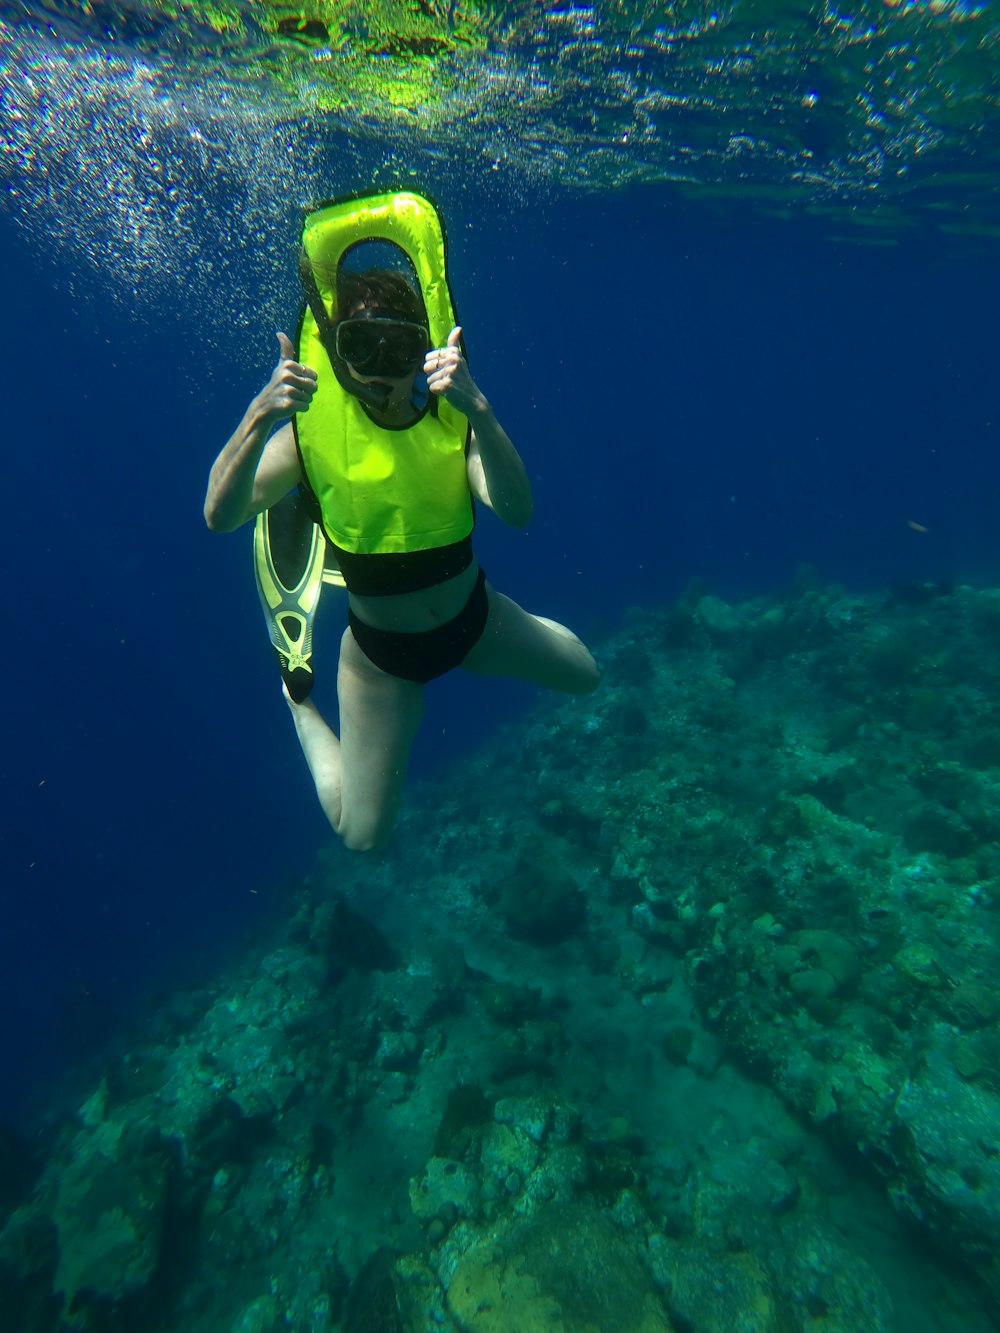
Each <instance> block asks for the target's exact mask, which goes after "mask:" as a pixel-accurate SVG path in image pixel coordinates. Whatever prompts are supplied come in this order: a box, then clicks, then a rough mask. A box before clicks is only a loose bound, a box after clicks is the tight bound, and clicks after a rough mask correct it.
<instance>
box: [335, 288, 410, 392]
mask: <svg viewBox="0 0 1000 1333" xmlns="http://www.w3.org/2000/svg"><path fill="white" fill-rule="evenodd" d="M427 343H428V338H427V330H426V329H425V328H424V327H423V326H422V325H420V324H416V323H414V322H413V321H412V320H408V319H406V318H405V317H403V316H401V315H398V314H396V313H395V312H394V311H383V310H381V309H379V308H378V307H373V306H365V305H364V304H359V305H358V306H356V307H354V308H353V309H352V310H351V311H350V313H349V314H348V315H347V317H346V318H345V319H344V320H342V321H341V322H340V324H339V325H338V326H337V352H338V354H339V356H340V357H341V359H342V360H343V361H344V363H345V364H346V366H347V368H348V370H349V372H350V374H351V377H352V379H355V380H357V381H358V382H359V383H361V384H384V385H386V386H387V387H388V388H389V389H390V390H392V391H393V397H395V396H396V394H397V393H402V392H404V391H405V392H406V393H407V394H409V393H410V392H411V391H412V389H413V382H414V380H415V379H416V376H417V373H418V371H419V370H420V369H421V367H422V366H423V364H424V357H425V356H426V353H427Z"/></svg>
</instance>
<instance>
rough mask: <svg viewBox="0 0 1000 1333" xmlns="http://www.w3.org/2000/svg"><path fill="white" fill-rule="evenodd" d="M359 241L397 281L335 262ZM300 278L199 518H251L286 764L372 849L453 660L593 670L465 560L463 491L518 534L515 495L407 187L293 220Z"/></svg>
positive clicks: (510, 469) (523, 516)
mask: <svg viewBox="0 0 1000 1333" xmlns="http://www.w3.org/2000/svg"><path fill="white" fill-rule="evenodd" d="M372 239H376V240H378V241H379V242H380V243H381V245H382V248H383V250H384V249H385V247H386V245H388V246H389V247H390V249H392V250H393V251H394V252H396V251H399V252H402V255H403V256H404V259H403V261H402V263H403V269H402V271H399V269H397V267H396V266H395V264H394V265H393V266H392V267H386V266H384V265H380V266H378V267H368V268H362V269H357V268H354V269H352V268H351V266H350V262H349V261H350V258H351V257H352V255H356V253H357V252H358V251H359V250H360V251H363V249H364V247H363V244H362V243H363V242H367V241H370V240H372ZM345 260H347V261H348V262H345ZM301 271H302V278H303V285H304V287H305V293H306V301H307V305H306V309H305V311H304V314H303V319H302V325H301V327H300V331H299V338H298V346H297V347H295V346H293V345H292V343H291V341H290V340H289V338H288V337H287V336H286V335H285V334H283V333H279V334H278V343H279V347H280V356H279V359H278V363H277V365H276V366H275V368H274V371H273V373H272V375H271V378H270V379H269V381H268V383H267V384H266V385H265V387H264V388H263V389H262V390H261V392H260V393H259V394H258V395H257V396H256V397H255V398H254V399H253V400H252V402H251V403H250V404H249V406H248V408H247V410H246V412H245V414H244V416H243V419H242V421H241V422H240V424H239V426H238V427H237V428H236V431H235V432H234V434H233V435H232V437H231V438H230V440H229V441H228V443H227V444H226V445H225V447H224V448H223V450H222V452H221V453H220V454H219V456H218V458H217V459H216V461H215V463H214V464H213V466H212V470H211V475H210V477H209V482H208V494H207V496H206V499H205V520H206V522H207V524H208V526H209V528H211V529H212V530H213V531H219V532H230V531H232V530H234V529H235V528H238V527H239V526H240V525H241V524H243V523H245V522H246V521H247V520H248V519H250V518H253V517H254V516H261V517H258V519H257V540H256V548H257V569H258V584H259V587H260V590H261V597H262V600H263V602H264V607H265V613H266V614H269V624H270V627H271V630H272V641H273V642H274V643H275V646H276V647H277V648H278V649H279V659H280V660H281V663H282V675H283V680H284V692H285V698H286V699H287V701H288V704H289V707H290V709H291V712H292V717H293V719H294V722H295V728H296V732H297V734H298V738H299V742H300V744H301V746H302V751H303V754H304V755H305V758H306V762H307V764H308V765H309V770H310V772H311V774H312V778H313V781H314V783H315V786H316V792H317V795H318V797H319V800H320V804H321V805H322V807H323V810H324V812H325V813H326V816H327V818H328V819H329V821H330V824H331V825H332V827H333V829H334V831H335V832H336V833H337V834H339V836H340V837H341V839H342V840H343V842H344V844H345V845H346V846H347V847H350V848H352V849H355V850H359V851H373V850H378V849H380V848H382V847H384V846H385V844H386V843H387V841H388V840H389V837H390V835H391V833H392V828H393V825H394V822H395V818H396V812H397V809H398V806H399V801H400V797H401V794H402V789H403V784H404V780H405V774H406V766H407V761H408V757H409V752H410V747H411V745H412V742H413V738H414V736H415V734H416V730H417V727H418V725H419V722H420V718H421V715H422V712H423V699H424V686H425V685H426V684H427V682H428V681H431V680H434V679H435V678H436V677H438V676H442V675H444V674H445V673H446V672H448V671H450V670H452V669H453V668H454V667H457V666H461V667H463V668H464V669H465V670H467V671H471V672H476V673H481V674H492V675H501V676H516V677H520V678H522V679H524V680H528V681H532V682H534V683H536V684H539V685H544V686H547V687H549V688H551V689H555V690H562V691H565V692H567V693H575V694H585V693H588V692H590V691H591V690H593V689H594V688H596V686H597V684H598V682H599V680H600V670H599V668H598V666H597V663H596V662H595V661H594V658H593V657H592V656H591V654H590V652H589V651H588V650H587V648H586V647H585V646H584V644H583V643H582V642H581V641H580V640H579V639H578V638H577V637H576V635H575V634H573V633H571V631H570V630H568V629H566V628H565V627H563V626H562V625H559V624H556V623H555V622H554V621H551V620H547V619H545V618H544V617H541V616H536V615H532V614H530V613H529V612H527V611H524V610H522V608H521V607H520V606H518V605H517V603H516V602H513V601H512V600H511V599H510V598H509V597H505V596H504V595H503V594H502V593H499V592H497V591H496V590H495V589H494V588H493V587H492V586H491V585H490V584H489V583H488V582H487V581H486V578H485V575H484V573H483V571H482V569H480V567H479V565H478V563H477V562H476V559H475V556H474V554H473V550H472V529H473V526H474V522H475V510H474V499H475V500H479V501H480V502H481V503H482V504H485V505H487V506H488V507H489V508H490V509H492V510H493V511H494V512H495V513H496V514H497V515H498V516H499V517H500V518H501V519H502V520H503V521H504V522H505V523H507V524H509V525H510V526H511V527H515V528H523V527H524V526H525V525H526V524H527V523H528V521H529V519H530V517H531V513H532V497H531V488H530V484H529V481H528V478H527V474H526V472H525V469H524V465H523V463H522V461H521V459H520V457H519V455H518V453H517V451H516V449H515V448H514V446H513V444H512V443H511V441H510V439H509V438H508V437H507V435H506V433H505V432H504V430H503V428H502V427H501V426H500V424H499V423H498V421H497V419H496V417H495V416H494V414H493V411H492V409H491V407H490V404H489V402H488V401H487V399H486V398H485V397H484V395H483V393H482V391H481V390H480V388H479V387H478V385H477V384H476V382H475V380H474V379H473V378H472V375H471V373H470V371H469V366H468V363H467V361H466V358H465V355H464V350H463V344H462V335H461V329H460V328H458V327H457V326H456V325H455V318H454V307H453V304H452V300H451V294H450V291H449V290H448V283H447V276H446V265H445V248H444V236H443V230H442V228H441V223H440V219H439V217H438V215H437V212H436V210H435V209H434V208H433V206H432V205H431V204H430V202H429V201H428V200H426V199H424V198H423V197H422V196H420V195H417V194H414V193H411V192H407V193H399V194H388V195H381V196H376V197H374V198H368V199H357V198H354V199H350V200H345V201H341V202H339V203H334V204H332V205H327V206H324V207H323V208H321V209H318V210H317V211H316V212H314V213H312V214H310V215H309V217H307V219H306V222H305V227H304V232H303V257H302V264H301ZM421 374H422V375H423V376H426V389H424V388H423V385H422V384H421V385H420V388H418V380H419V378H420V376H421ZM295 486H298V487H299V496H298V497H294V501H295V504H296V505H297V506H299V507H300V508H301V509H304V510H305V512H307V513H309V512H310V511H311V516H310V517H308V518H307V525H308V527H309V529H310V531H311V533H313V534H315V540H311V541H308V542H306V543H305V545H304V547H303V549H304V550H305V556H304V563H303V564H302V571H303V575H302V578H301V579H299V580H298V582H296V580H295V579H294V578H289V577H287V576H286V577H284V578H283V577H282V576H281V575H280V572H279V571H280V562H279V561H277V560H275V559H272V558H271V556H270V550H269V548H270V540H271V536H270V530H271V529H273V528H276V527H277V526H278V523H277V518H278V514H279V513H280V511H281V503H282V502H283V497H287V493H288V492H289V491H290V490H291V489H292V488H293V487H295ZM291 498H292V497H288V498H286V499H285V500H284V503H285V504H286V505H287V504H288V503H289V499H291ZM268 511H271V515H270V525H268V523H267V521H266V520H267V518H268ZM313 518H315V519H316V521H317V522H318V523H320V524H321V528H322V531H321V532H320V531H319V529H317V528H316V527H315V526H314V525H313ZM324 535H325V541H324V540H323V536H324ZM331 553H332V555H333V556H334V557H335V564H336V567H337V568H338V569H339V574H337V573H336V572H334V571H332V570H331V568H330V566H331V564H332V563H333V562H331V560H330V554H331ZM324 571H325V575H326V580H327V581H330V579H331V578H334V579H337V580H339V581H342V582H343V583H344V584H346V588H347V593H348V621H349V623H348V628H347V629H346V630H345V632H344V635H343V638H342V640H341V647H340V662H339V669H338V676H337V689H338V695H339V703H340V735H339V737H338V736H337V735H336V734H335V733H334V731H333V730H332V729H331V727H330V726H328V725H327V723H326V722H325V721H324V719H323V717H322V716H321V715H320V712H319V710H318V709H317V707H316V705H315V703H314V702H313V700H312V698H311V697H309V690H310V688H311V685H312V674H311V673H312V666H311V661H310V657H311V621H312V614H313V612H314V610H315V604H316V601H317V599H318V596H319V592H320V590H321V584H322V581H323V579H324ZM282 625H284V630H282ZM283 635H284V637H283Z"/></svg>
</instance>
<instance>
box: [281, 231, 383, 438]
mask: <svg viewBox="0 0 1000 1333" xmlns="http://www.w3.org/2000/svg"><path fill="white" fill-rule="evenodd" d="M299 279H300V280H301V282H302V290H303V291H304V292H305V297H306V305H307V306H308V307H309V310H310V312H311V314H312V317H313V319H314V321H315V323H316V332H317V334H318V336H319V340H320V342H321V343H322V344H323V350H324V352H326V355H327V359H328V360H329V362H330V369H331V370H332V371H333V373H334V375H336V377H337V383H338V384H339V385H340V387H341V388H342V389H343V390H344V392H345V393H349V394H351V395H352V396H353V397H354V398H357V399H358V400H359V401H360V402H362V403H364V405H365V406H366V407H372V408H374V409H375V411H376V412H379V411H382V410H384V408H385V406H386V404H387V403H388V401H389V396H390V394H391V393H392V390H391V388H390V387H389V385H388V384H366V383H365V382H364V381H363V380H359V379H355V378H354V376H353V375H352V374H351V372H350V370H349V369H348V366H347V362H346V361H345V360H344V359H343V357H342V356H340V355H338V353H337V326H336V323H335V322H334V321H333V320H332V319H331V318H330V316H329V314H328V313H327V309H326V306H325V304H324V302H323V297H322V296H321V295H320V290H319V287H318V286H317V284H316V276H315V274H314V272H313V266H312V264H311V263H310V262H309V256H308V255H307V253H306V251H305V247H303V248H302V250H300V251H299ZM299 336H300V341H301V332H300V335H299Z"/></svg>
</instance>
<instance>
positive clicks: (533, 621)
mask: <svg viewBox="0 0 1000 1333" xmlns="http://www.w3.org/2000/svg"><path fill="white" fill-rule="evenodd" d="M486 592H487V596H488V597H489V601H490V613H489V618H488V619H487V621H486V628H485V629H484V630H483V633H482V637H481V638H480V640H479V642H478V643H477V644H476V645H475V647H474V648H473V649H472V650H471V652H470V653H469V654H468V656H467V657H466V659H465V661H464V662H463V663H462V666H463V667H464V668H465V669H466V671H474V672H476V673H478V674H480V675H484V676H519V677H520V678H521V679H522V680H530V681H533V682H534V683H535V684H536V685H544V686H546V687H547V688H548V689H550V690H562V691H563V692H564V693H566V694H589V693H590V692H591V690H594V689H596V688H597V686H598V684H599V683H600V679H601V668H600V667H599V666H598V665H597V663H596V662H595V661H594V659H593V657H592V656H591V654H590V652H589V650H588V649H587V647H586V646H585V645H584V644H583V643H582V642H581V641H580V640H579V639H578V638H577V637H576V635H575V634H574V633H573V632H572V630H568V629H567V628H566V626H565V625H559V624H557V623H556V621H554V620H547V619H546V618H545V617H544V616H535V615H532V614H531V612H530V611H525V610H523V609H522V608H521V607H520V606H518V604H517V602H514V601H512V600H511V599H510V598H509V597H505V596H504V594H503V593H502V592H497V590H496V589H495V588H492V587H490V585H489V584H487V585H486Z"/></svg>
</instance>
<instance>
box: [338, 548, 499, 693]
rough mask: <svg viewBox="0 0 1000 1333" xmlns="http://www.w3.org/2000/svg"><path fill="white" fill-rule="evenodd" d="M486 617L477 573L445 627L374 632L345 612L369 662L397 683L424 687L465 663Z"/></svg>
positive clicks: (483, 581) (483, 578)
mask: <svg viewBox="0 0 1000 1333" xmlns="http://www.w3.org/2000/svg"><path fill="white" fill-rule="evenodd" d="M489 613H490V604H489V598H488V597H487V595H486V575H485V574H484V573H483V571H482V570H481V569H480V571H479V577H478V578H477V579H476V583H475V587H474V588H473V589H472V592H471V593H470V594H469V600H468V601H467V602H466V603H465V605H464V606H463V607H462V609H461V611H459V613H458V615H457V616H455V618H454V620H449V621H448V623H447V624H446V625H437V626H436V627H435V628H434V629H426V630H419V631H418V632H417V633H403V632H402V631H400V630H391V629H374V628H373V627H372V626H371V625H366V624H365V622H364V621H363V620H359V619H358V617H357V616H356V615H355V614H354V612H353V611H348V613H347V618H348V621H349V622H350V626H351V633H352V634H353V635H354V638H355V640H356V642H357V645H358V647H359V648H360V649H361V651H362V652H363V653H364V655H365V657H367V658H368V660H369V661H370V662H374V663H375V665H376V666H377V667H380V668H381V670H383V671H385V672H388V674H389V675H390V676H397V677H398V678H399V679H400V680H413V681H416V682H417V683H418V684H420V685H426V684H427V682H428V681H429V680H434V679H435V677H437V676H443V675H444V674H445V672H447V671H451V670H452V668H453V667H457V666H459V665H460V664H461V663H462V662H464V661H465V659H466V657H467V656H468V654H469V653H470V652H471V651H472V649H473V648H474V647H475V645H476V644H477V643H478V642H479V640H480V637H481V636H482V633H483V630H484V629H485V628H486V620H487V617H488V616H489Z"/></svg>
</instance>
